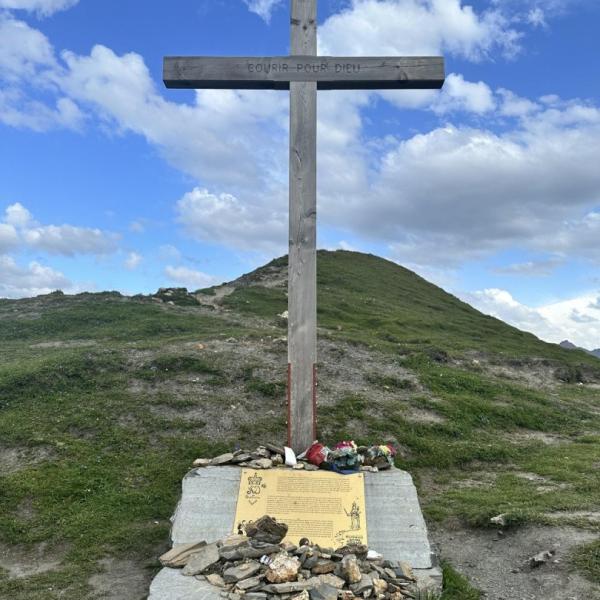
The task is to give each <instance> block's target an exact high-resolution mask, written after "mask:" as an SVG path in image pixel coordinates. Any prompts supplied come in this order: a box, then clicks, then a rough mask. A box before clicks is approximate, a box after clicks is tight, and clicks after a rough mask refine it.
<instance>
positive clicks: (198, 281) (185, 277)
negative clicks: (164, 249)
mask: <svg viewBox="0 0 600 600" xmlns="http://www.w3.org/2000/svg"><path fill="white" fill-rule="evenodd" d="M165 275H166V276H167V277H168V278H169V279H170V280H171V281H173V282H175V283H176V284H178V285H181V286H183V287H186V288H188V289H189V290H196V289H201V288H206V287H210V286H211V285H215V284H217V283H219V281H218V280H217V278H216V277H214V276H212V275H207V274H206V273H202V272H201V271H195V270H194V269H190V268H188V267H173V266H171V265H169V266H167V267H166V268H165Z"/></svg>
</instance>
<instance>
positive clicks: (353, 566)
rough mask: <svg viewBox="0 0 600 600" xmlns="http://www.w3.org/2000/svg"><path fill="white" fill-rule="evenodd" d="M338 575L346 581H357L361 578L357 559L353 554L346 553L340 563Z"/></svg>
mask: <svg viewBox="0 0 600 600" xmlns="http://www.w3.org/2000/svg"><path fill="white" fill-rule="evenodd" d="M339 575H340V576H341V577H342V578H343V579H345V580H346V581H347V582H348V583H350V584H353V583H358V582H359V581H360V580H361V578H362V573H361V572H360V567H359V565H358V560H357V559H356V556H355V555H354V554H346V556H344V558H342V562H341V563H340V568H339Z"/></svg>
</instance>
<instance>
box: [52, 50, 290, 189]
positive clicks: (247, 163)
mask: <svg viewBox="0 0 600 600" xmlns="http://www.w3.org/2000/svg"><path fill="white" fill-rule="evenodd" d="M63 58H64V60H65V62H66V63H67V66H68V70H67V72H66V73H65V74H64V76H63V75H57V77H56V79H57V83H58V84H60V85H61V87H62V89H63V90H64V91H65V92H66V93H68V94H69V95H70V97H72V98H74V99H75V100H76V101H77V102H80V103H84V104H87V105H89V106H91V107H92V108H93V109H95V111H97V113H98V114H99V115H100V117H101V118H102V119H103V120H104V121H106V122H107V123H108V124H113V125H114V124H116V126H117V127H118V128H119V129H121V130H122V131H132V132H135V133H138V134H140V135H143V136H144V137H145V138H146V139H147V140H148V142H150V143H151V144H153V145H155V146H157V147H158V148H159V149H160V150H161V151H162V153H163V154H164V156H165V157H166V158H167V159H168V160H169V161H170V162H171V163H172V164H174V165H175V166H176V167H178V168H179V169H181V170H183V171H184V172H186V173H189V174H190V175H192V176H193V177H195V178H197V179H199V180H204V181H206V182H211V183H216V184H218V185H226V186H236V187H240V188H243V189H247V188H248V185H249V184H250V185H253V186H254V187H257V186H259V185H268V181H271V180H272V174H273V172H274V171H275V172H277V173H281V172H283V166H284V164H285V163H284V162H283V161H282V157H283V155H284V152H283V150H284V148H285V140H284V133H285V131H286V128H287V119H286V115H287V106H288V104H287V102H286V98H285V97H284V96H285V95H283V94H278V93H277V92H256V91H243V90H242V91H235V90H200V91H198V92H197V94H196V102H195V104H193V105H186V104H176V103H174V102H169V101H167V100H165V99H164V98H163V97H162V96H161V95H159V93H158V92H157V90H156V86H155V84H154V82H153V80H152V78H151V76H150V73H149V71H148V68H147V67H146V65H145V64H144V61H143V59H142V57H141V56H139V55H138V54H134V53H130V54H125V55H123V56H117V55H116V54H115V53H114V52H113V51H112V50H110V49H109V48H106V47H103V46H95V47H94V48H93V49H92V52H91V54H90V55H89V56H78V55H76V54H74V53H72V52H65V53H63ZM172 93H173V92H172ZM232 165H235V166H233V167H232Z"/></svg>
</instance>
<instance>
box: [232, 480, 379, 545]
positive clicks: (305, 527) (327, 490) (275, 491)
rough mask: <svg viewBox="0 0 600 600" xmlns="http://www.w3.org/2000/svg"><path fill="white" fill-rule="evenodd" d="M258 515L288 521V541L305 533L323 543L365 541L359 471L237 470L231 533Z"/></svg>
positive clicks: (365, 524)
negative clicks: (341, 473) (238, 487)
mask: <svg viewBox="0 0 600 600" xmlns="http://www.w3.org/2000/svg"><path fill="white" fill-rule="evenodd" d="M263 515H270V516H271V517H274V518H276V519H277V520H278V521H282V522H283V523H287V525H288V526H289V530H288V536H287V538H286V541H289V542H292V543H293V544H298V542H299V541H300V539H301V538H303V537H306V538H308V539H309V540H310V541H311V542H312V543H313V544H319V545H320V546H323V547H326V548H339V547H340V546H345V545H346V544H349V543H358V544H365V545H368V543H367V520H366V512H365V480H364V475H363V474H362V473H357V474H355V475H338V474H337V473H327V472H325V471H314V472H308V471H294V470H291V469H270V470H265V471H255V470H253V469H242V479H241V482H240V492H239V496H238V502H237V510H236V514H235V530H234V533H243V532H244V527H245V524H246V523H249V522H251V521H255V520H256V519H258V518H260V517H262V516H263Z"/></svg>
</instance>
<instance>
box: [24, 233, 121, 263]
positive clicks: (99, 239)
mask: <svg viewBox="0 0 600 600" xmlns="http://www.w3.org/2000/svg"><path fill="white" fill-rule="evenodd" d="M23 239H24V241H25V243H26V244H27V245H28V246H30V247H32V248H36V249H38V250H44V251H45V252H48V253H49V254H61V255H63V256H75V255H76V254H96V255H99V254H109V253H111V252H114V251H115V250H116V248H117V240H118V238H117V236H115V235H114V234H108V233H106V232H104V231H102V230H100V229H93V228H90V227H73V226H72V225H45V226H40V227H32V228H30V229H25V230H23Z"/></svg>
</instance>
